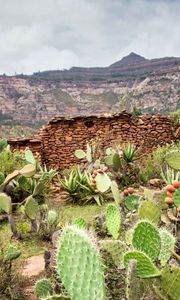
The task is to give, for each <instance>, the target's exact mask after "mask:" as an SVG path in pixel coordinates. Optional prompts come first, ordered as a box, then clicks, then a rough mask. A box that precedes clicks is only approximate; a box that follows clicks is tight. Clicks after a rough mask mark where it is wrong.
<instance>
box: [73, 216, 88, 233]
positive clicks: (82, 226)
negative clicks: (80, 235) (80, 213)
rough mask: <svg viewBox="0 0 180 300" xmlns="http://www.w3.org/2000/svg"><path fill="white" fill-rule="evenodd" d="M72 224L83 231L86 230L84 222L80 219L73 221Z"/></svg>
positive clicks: (86, 226)
mask: <svg viewBox="0 0 180 300" xmlns="http://www.w3.org/2000/svg"><path fill="white" fill-rule="evenodd" d="M74 224H75V225H77V226H78V227H79V228H81V229H84V230H86V229H88V225H87V223H86V221H85V220H84V219H83V218H81V217H79V218H77V219H76V220H75V221H74Z"/></svg>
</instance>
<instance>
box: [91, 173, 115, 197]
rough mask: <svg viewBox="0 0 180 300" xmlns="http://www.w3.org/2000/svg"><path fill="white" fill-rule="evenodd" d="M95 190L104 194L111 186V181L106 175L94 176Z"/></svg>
mask: <svg viewBox="0 0 180 300" xmlns="http://www.w3.org/2000/svg"><path fill="white" fill-rule="evenodd" d="M95 180H96V188H97V189H98V190H99V191H100V192H101V193H104V192H106V191H107V190H108V189H109V188H110V186H111V180H110V178H109V176H108V175H107V174H106V173H102V174H100V173H98V174H97V175H96V179H95Z"/></svg>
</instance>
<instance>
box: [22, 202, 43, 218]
mask: <svg viewBox="0 0 180 300" xmlns="http://www.w3.org/2000/svg"><path fill="white" fill-rule="evenodd" d="M24 208H25V214H26V216H27V217H28V218H29V219H30V220H35V219H36V217H37V212H38V210H39V205H38V203H37V201H36V200H35V199H34V198H33V197H32V196H29V197H28V198H27V200H26V203H25V206H24Z"/></svg>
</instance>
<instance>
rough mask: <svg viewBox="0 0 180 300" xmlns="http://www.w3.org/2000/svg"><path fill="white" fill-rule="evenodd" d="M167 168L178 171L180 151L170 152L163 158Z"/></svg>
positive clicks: (179, 169)
mask: <svg viewBox="0 0 180 300" xmlns="http://www.w3.org/2000/svg"><path fill="white" fill-rule="evenodd" d="M165 161H166V163H167V164H168V166H169V167H170V168H172V169H174V170H176V171H180V151H178V150H175V151H171V152H170V153H168V154H167V155H166V156H165Z"/></svg>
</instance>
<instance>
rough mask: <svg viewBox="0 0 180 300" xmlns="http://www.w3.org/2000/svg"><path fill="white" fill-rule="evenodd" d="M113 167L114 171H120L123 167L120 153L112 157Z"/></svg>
mask: <svg viewBox="0 0 180 300" xmlns="http://www.w3.org/2000/svg"><path fill="white" fill-rule="evenodd" d="M112 162H113V169H114V171H116V172H117V171H118V170H119V169H120V167H121V159H120V156H119V154H118V153H115V154H114V155H113V157H112Z"/></svg>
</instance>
